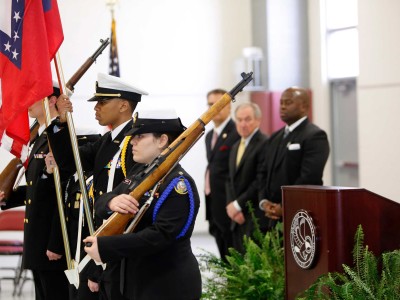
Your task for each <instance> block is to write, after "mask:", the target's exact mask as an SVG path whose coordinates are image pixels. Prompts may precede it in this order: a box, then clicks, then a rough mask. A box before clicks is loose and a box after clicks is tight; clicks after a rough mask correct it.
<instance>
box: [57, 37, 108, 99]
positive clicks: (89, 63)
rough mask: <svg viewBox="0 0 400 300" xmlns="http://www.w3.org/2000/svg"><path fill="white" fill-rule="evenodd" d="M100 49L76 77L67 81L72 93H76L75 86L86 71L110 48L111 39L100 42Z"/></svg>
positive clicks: (84, 64)
mask: <svg viewBox="0 0 400 300" xmlns="http://www.w3.org/2000/svg"><path fill="white" fill-rule="evenodd" d="M100 43H101V45H100V47H99V48H98V49H97V50H96V51H95V52H94V53H93V55H92V56H90V57H89V58H88V59H87V60H86V61H85V62H84V63H83V65H82V66H81V67H80V68H79V69H78V71H76V72H75V74H74V75H72V77H71V78H70V79H69V80H68V81H67V83H66V84H65V86H66V87H67V88H68V89H69V90H70V91H71V92H73V91H74V88H75V84H76V83H77V82H78V81H79V79H81V77H82V76H83V74H85V73H86V71H87V70H88V69H89V68H90V67H91V66H92V65H93V63H94V62H96V59H97V57H99V55H100V54H101V53H102V52H103V50H104V49H105V48H106V47H107V46H108V44H109V43H110V39H109V38H107V39H105V40H102V39H101V40H100Z"/></svg>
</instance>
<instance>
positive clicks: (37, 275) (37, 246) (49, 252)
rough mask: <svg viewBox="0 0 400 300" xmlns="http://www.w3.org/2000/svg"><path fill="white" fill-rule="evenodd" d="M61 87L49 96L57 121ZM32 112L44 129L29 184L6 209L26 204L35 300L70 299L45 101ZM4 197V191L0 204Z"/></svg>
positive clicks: (27, 258) (27, 263)
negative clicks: (48, 164) (49, 166)
mask: <svg viewBox="0 0 400 300" xmlns="http://www.w3.org/2000/svg"><path fill="white" fill-rule="evenodd" d="M57 86H58V85H57ZM57 86H55V85H54V84H53V94H52V95H50V96H49V97H48V98H49V111H50V116H51V118H53V119H54V118H55V117H56V116H57V109H56V107H55V104H56V101H57V97H58V96H59V95H60V90H59V89H58V87H57ZM28 112H29V116H30V117H31V118H35V119H36V120H37V122H38V124H39V126H40V127H39V129H38V136H37V138H36V139H35V141H34V143H33V146H32V148H31V150H30V154H29V160H28V165H27V167H26V171H25V178H26V185H23V186H19V187H18V188H17V190H16V191H14V192H13V193H11V195H10V197H9V199H6V200H7V202H6V205H5V206H3V207H2V209H8V208H12V207H17V206H21V205H25V219H24V223H25V224H24V252H23V268H24V269H30V270H31V271H32V274H33V280H34V283H35V299H38V300H52V299H65V300H67V299H68V280H67V278H66V276H65V274H64V270H65V269H67V264H66V260H65V255H64V253H65V250H64V244H63V237H62V233H61V225H60V218H59V213H58V207H57V201H56V199H57V198H56V191H55V188H54V179H53V176H50V175H49V174H47V173H46V171H45V157H46V154H47V153H48V152H49V146H48V141H47V138H48V136H47V132H46V131H45V129H46V122H45V120H46V115H45V113H44V110H43V105H42V101H38V102H36V103H34V104H33V105H31V106H30V107H29V109H28ZM3 197H4V196H3V194H2V192H1V191H0V201H2V200H3V199H2V198H3Z"/></svg>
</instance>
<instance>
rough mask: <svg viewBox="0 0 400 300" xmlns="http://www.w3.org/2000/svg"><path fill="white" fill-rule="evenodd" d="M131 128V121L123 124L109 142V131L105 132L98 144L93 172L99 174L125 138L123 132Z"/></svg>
mask: <svg viewBox="0 0 400 300" xmlns="http://www.w3.org/2000/svg"><path fill="white" fill-rule="evenodd" d="M130 128H132V121H131V122H129V123H128V124H126V125H125V127H124V128H123V129H122V130H121V132H120V133H119V134H118V135H117V136H116V137H115V139H114V140H113V141H112V142H111V143H109V142H108V139H109V136H110V135H111V132H107V133H106V134H105V135H104V136H103V137H102V139H103V141H102V143H101V145H100V148H99V151H98V152H97V157H96V164H95V169H94V173H95V174H96V175H97V174H99V173H100V172H101V171H102V170H103V169H104V168H105V167H106V166H107V165H108V164H109V163H110V161H111V160H112V159H113V157H114V155H115V153H117V151H118V150H119V147H120V145H121V143H122V141H123V140H124V138H125V132H127V131H128V130H129V129H130Z"/></svg>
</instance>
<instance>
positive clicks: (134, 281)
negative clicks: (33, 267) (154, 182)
mask: <svg viewBox="0 0 400 300" xmlns="http://www.w3.org/2000/svg"><path fill="white" fill-rule="evenodd" d="M184 129H185V127H184V126H183V125H182V123H181V121H180V119H179V118H177V117H176V115H175V116H173V117H168V115H166V113H165V112H163V113H159V114H158V115H157V112H149V115H148V116H143V117H142V118H137V119H136V121H135V123H134V126H133V128H132V130H130V131H129V132H128V133H127V135H132V140H131V144H132V153H133V158H134V160H135V161H137V162H138V163H142V164H143V168H144V167H145V166H146V165H148V164H150V163H151V162H152V161H153V160H154V159H155V158H156V157H157V156H158V155H159V154H160V153H161V152H162V151H163V150H164V149H165V148H166V147H167V146H168V145H169V144H170V143H171V142H172V141H173V140H174V139H175V138H176V137H177V136H178V135H179V134H180V133H182V132H183V130H184ZM136 174H137V173H136ZM133 180H135V174H132V175H131V176H128V178H126V179H125V181H123V182H122V183H121V184H120V185H118V186H117V188H115V189H114V190H113V191H112V192H111V193H107V194H104V195H103V196H102V197H100V198H99V199H98V201H97V202H96V204H95V207H96V209H105V210H108V211H109V212H113V211H116V212H119V213H136V212H137V211H138V206H139V202H140V203H141V204H142V203H143V202H144V201H146V200H147V199H148V198H149V196H150V194H151V193H152V192H153V191H152V190H150V191H148V192H147V193H145V194H144V196H143V197H142V198H141V199H134V198H133V197H131V196H130V195H129V192H130V191H129V186H130V184H131V182H132V181H133ZM198 209H199V195H198V192H197V188H196V184H195V182H194V181H193V179H192V177H191V176H190V175H189V174H188V173H187V172H186V171H185V170H184V169H183V168H182V167H181V166H180V165H179V164H178V165H177V166H176V167H174V168H173V169H172V170H171V172H170V173H169V174H168V176H167V177H166V178H165V179H164V181H163V183H162V184H161V186H160V188H159V190H158V191H156V193H155V194H154V200H153V202H152V204H151V206H150V207H149V209H148V211H147V212H146V213H145V214H144V216H143V218H142V219H141V221H140V222H139V223H138V226H137V227H136V230H135V232H133V233H128V234H121V235H115V236H105V237H87V238H86V239H85V240H84V242H89V243H92V245H91V246H90V247H85V251H86V252H87V253H88V254H89V255H90V256H91V257H92V258H93V259H94V260H96V261H102V262H103V263H108V262H110V261H115V260H121V259H122V265H121V283H122V284H121V292H123V295H124V296H125V297H127V298H128V299H135V300H142V299H143V300H144V299H145V300H148V299H171V300H172V299H174V300H179V299H185V300H188V299H200V297H201V275H200V270H199V265H198V262H197V260H196V258H195V256H194V255H193V252H192V249H191V244H190V237H191V235H192V232H193V227H194V223H195V219H196V215H197V212H198Z"/></svg>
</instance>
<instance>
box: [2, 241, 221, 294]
mask: <svg viewBox="0 0 400 300" xmlns="http://www.w3.org/2000/svg"><path fill="white" fill-rule="evenodd" d="M192 249H193V253H194V254H195V255H200V254H203V253H205V251H208V252H211V253H214V254H217V253H218V248H217V245H216V244H215V240H214V238H213V237H212V236H210V235H209V234H207V233H204V234H203V233H196V234H194V235H193V236H192ZM16 264H17V258H15V257H7V258H4V257H2V258H0V265H1V266H15V265H16ZM9 275H12V273H10V272H9V271H2V270H1V269H0V278H1V277H3V276H9ZM27 275H28V276H30V275H31V274H30V273H28V274H27ZM0 287H1V290H0V300H12V299H24V300H34V299H35V292H34V286H33V282H32V280H28V281H26V282H25V284H24V285H23V289H22V293H21V295H20V296H13V295H12V294H13V282H12V281H11V280H0Z"/></svg>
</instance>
